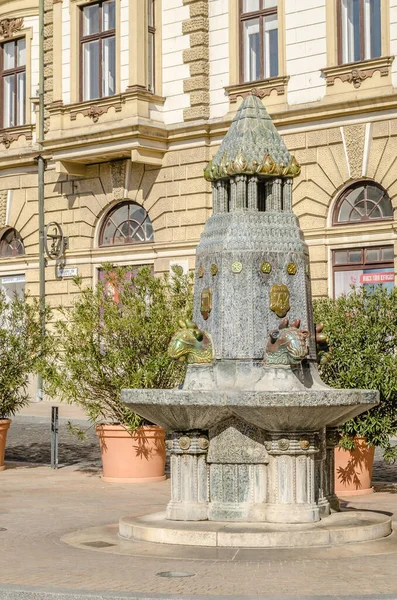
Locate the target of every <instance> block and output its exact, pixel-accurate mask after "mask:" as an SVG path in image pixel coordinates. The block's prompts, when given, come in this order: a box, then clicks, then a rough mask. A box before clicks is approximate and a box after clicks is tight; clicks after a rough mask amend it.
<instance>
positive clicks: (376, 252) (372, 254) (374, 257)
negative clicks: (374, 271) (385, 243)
mask: <svg viewBox="0 0 397 600" xmlns="http://www.w3.org/2000/svg"><path fill="white" fill-rule="evenodd" d="M380 260H381V251H380V248H373V249H372V248H371V249H368V250H367V251H366V257H365V262H367V263H371V262H379V261H380Z"/></svg>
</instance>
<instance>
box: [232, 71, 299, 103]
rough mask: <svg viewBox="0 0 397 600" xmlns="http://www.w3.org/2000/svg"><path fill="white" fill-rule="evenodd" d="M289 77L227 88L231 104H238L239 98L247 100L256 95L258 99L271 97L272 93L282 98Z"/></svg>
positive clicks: (272, 78) (273, 78)
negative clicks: (247, 97)
mask: <svg viewBox="0 0 397 600" xmlns="http://www.w3.org/2000/svg"><path fill="white" fill-rule="evenodd" d="M288 80H289V77H288V76H284V77H271V78H270V79H263V80H262V81H251V82H248V83H239V84H236V85H229V86H227V87H225V90H226V92H227V93H228V95H229V101H230V103H234V102H237V99H238V98H246V96H249V95H250V94H252V93H254V94H255V95H256V96H258V98H261V99H262V98H265V97H266V96H270V94H271V93H272V92H276V93H277V95H278V96H282V95H283V94H285V93H286V91H287V83H288Z"/></svg>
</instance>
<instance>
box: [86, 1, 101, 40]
mask: <svg viewBox="0 0 397 600" xmlns="http://www.w3.org/2000/svg"><path fill="white" fill-rule="evenodd" d="M94 33H99V4H91V5H90V6H85V7H84V8H83V35H92V34H94Z"/></svg>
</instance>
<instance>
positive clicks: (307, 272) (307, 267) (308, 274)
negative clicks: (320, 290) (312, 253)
mask: <svg viewBox="0 0 397 600" xmlns="http://www.w3.org/2000/svg"><path fill="white" fill-rule="evenodd" d="M305 271H306V275H307V276H308V277H310V265H309V263H308V264H307V265H306V267H305Z"/></svg>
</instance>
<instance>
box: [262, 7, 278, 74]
mask: <svg viewBox="0 0 397 600" xmlns="http://www.w3.org/2000/svg"><path fill="white" fill-rule="evenodd" d="M263 36H264V40H263V50H264V77H265V78H266V77H276V76H277V75H278V21H277V15H271V16H269V17H265V18H264V23H263Z"/></svg>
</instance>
